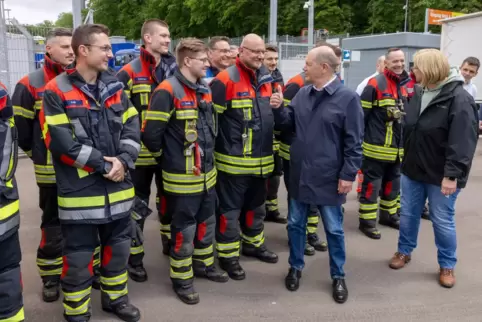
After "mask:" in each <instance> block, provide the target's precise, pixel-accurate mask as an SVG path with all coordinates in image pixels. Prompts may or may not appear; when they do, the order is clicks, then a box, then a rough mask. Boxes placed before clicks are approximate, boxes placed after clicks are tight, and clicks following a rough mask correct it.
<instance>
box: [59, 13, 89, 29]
mask: <svg viewBox="0 0 482 322" xmlns="http://www.w3.org/2000/svg"><path fill="white" fill-rule="evenodd" d="M88 12H89V9H84V10H82V15H81V19H82V22H83V21H84V19H85V17H86V16H87V13H88ZM55 27H63V28H73V27H74V17H73V15H72V12H61V13H60V14H59V16H58V17H57V21H55Z"/></svg>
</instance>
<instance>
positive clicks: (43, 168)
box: [34, 164, 55, 174]
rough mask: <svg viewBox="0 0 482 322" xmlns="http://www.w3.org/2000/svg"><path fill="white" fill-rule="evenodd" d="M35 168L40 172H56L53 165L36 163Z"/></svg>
mask: <svg viewBox="0 0 482 322" xmlns="http://www.w3.org/2000/svg"><path fill="white" fill-rule="evenodd" d="M34 169H35V172H37V173H38V174H55V170H54V166H53V165H40V164H34Z"/></svg>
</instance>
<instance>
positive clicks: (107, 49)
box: [84, 44, 112, 53]
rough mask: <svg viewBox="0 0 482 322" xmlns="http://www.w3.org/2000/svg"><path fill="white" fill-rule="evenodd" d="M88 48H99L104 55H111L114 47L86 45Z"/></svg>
mask: <svg viewBox="0 0 482 322" xmlns="http://www.w3.org/2000/svg"><path fill="white" fill-rule="evenodd" d="M84 46H86V47H97V48H99V49H100V50H102V51H103V52H104V53H111V52H112V47H111V46H109V45H105V46H99V45H91V44H84Z"/></svg>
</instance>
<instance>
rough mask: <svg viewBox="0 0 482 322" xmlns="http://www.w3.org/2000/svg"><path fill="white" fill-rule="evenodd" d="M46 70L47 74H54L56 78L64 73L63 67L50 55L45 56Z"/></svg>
mask: <svg viewBox="0 0 482 322" xmlns="http://www.w3.org/2000/svg"><path fill="white" fill-rule="evenodd" d="M44 69H45V70H46V71H47V73H50V74H53V75H54V76H57V75H59V74H61V73H63V72H64V68H63V67H62V65H60V64H59V63H57V62H55V61H53V60H52V58H50V55H49V54H45V56H44Z"/></svg>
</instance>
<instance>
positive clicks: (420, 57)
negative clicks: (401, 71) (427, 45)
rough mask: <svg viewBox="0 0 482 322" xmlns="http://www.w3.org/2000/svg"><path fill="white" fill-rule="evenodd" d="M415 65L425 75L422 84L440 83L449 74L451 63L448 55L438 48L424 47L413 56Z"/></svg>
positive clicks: (424, 85)
mask: <svg viewBox="0 0 482 322" xmlns="http://www.w3.org/2000/svg"><path fill="white" fill-rule="evenodd" d="M413 67H414V68H416V69H418V70H419V71H420V72H421V73H422V75H423V77H422V80H421V82H420V85H422V86H423V87H426V86H427V85H429V84H438V83H440V82H441V81H443V80H444V79H446V78H447V77H448V76H449V73H450V65H449V61H448V59H447V57H446V56H445V55H444V54H443V53H442V52H441V51H440V50H438V49H432V48H431V49H422V50H420V51H418V52H417V53H416V54H415V56H413Z"/></svg>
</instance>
